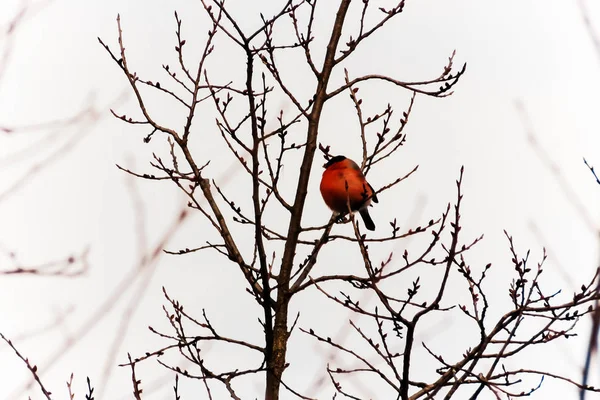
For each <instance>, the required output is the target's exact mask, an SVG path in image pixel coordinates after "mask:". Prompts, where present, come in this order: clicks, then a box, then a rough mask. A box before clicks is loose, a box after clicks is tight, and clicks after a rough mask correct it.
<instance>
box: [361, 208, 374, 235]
mask: <svg viewBox="0 0 600 400" xmlns="http://www.w3.org/2000/svg"><path fill="white" fill-rule="evenodd" d="M358 212H359V213H360V216H361V217H362V220H363V221H364V223H365V227H366V228H367V229H368V230H370V231H374V230H375V223H374V222H373V220H372V219H371V216H370V215H369V210H368V209H367V208H366V207H365V208H363V209H360V210H358Z"/></svg>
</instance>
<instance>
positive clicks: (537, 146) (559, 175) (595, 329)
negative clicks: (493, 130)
mask: <svg viewBox="0 0 600 400" xmlns="http://www.w3.org/2000/svg"><path fill="white" fill-rule="evenodd" d="M577 4H578V7H579V10H580V12H581V17H582V21H583V25H584V27H585V30H586V33H587V37H588V38H589V40H590V42H591V43H592V45H593V50H594V53H595V54H596V56H597V57H598V60H599V61H600V36H599V35H598V31H597V29H596V28H595V26H594V25H595V24H594V22H593V21H592V17H591V14H590V10H589V8H588V3H587V1H586V0H578V1H577ZM515 107H516V110H517V113H518V114H519V116H520V118H521V121H522V123H523V126H524V128H525V131H526V135H527V139H528V141H529V143H530V145H531V147H532V149H533V151H534V153H535V154H536V156H537V157H538V159H539V160H540V161H541V162H542V164H543V166H544V167H545V169H546V170H547V171H548V173H549V174H550V175H551V176H552V177H553V178H554V179H555V181H556V182H557V184H558V185H559V187H560V190H561V193H562V194H563V195H564V196H565V198H566V200H567V201H568V202H569V204H570V205H571V206H572V207H573V209H574V210H575V211H576V212H577V214H578V215H579V217H580V220H581V221H582V222H583V223H584V225H585V226H586V227H587V228H588V230H589V231H590V233H591V234H593V235H594V236H595V237H596V240H597V243H599V244H600V226H599V225H598V223H597V222H596V221H595V219H594V218H593V217H592V213H591V212H590V210H589V209H588V208H587V207H586V206H585V205H584V203H583V201H582V199H581V197H580V196H579V195H578V194H577V193H576V192H575V190H574V188H573V185H572V184H571V180H570V179H568V178H567V177H566V176H565V175H564V173H563V171H562V169H561V168H560V166H559V165H558V164H557V163H556V162H554V161H553V160H552V155H551V154H549V153H548V152H547V151H546V150H544V148H543V147H542V144H541V143H540V141H539V138H538V135H537V134H536V132H535V130H534V128H533V123H532V121H531V118H530V116H529V113H528V112H527V109H526V107H525V105H524V104H523V102H522V101H521V100H517V101H516V102H515ZM583 162H584V164H585V165H586V166H587V167H588V168H589V169H590V171H591V172H592V174H593V176H594V178H595V180H596V182H597V183H599V184H600V180H599V179H598V176H597V174H596V172H595V171H594V168H593V167H592V166H591V165H589V164H588V162H587V160H586V159H585V158H584V159H583ZM596 211H597V210H596ZM531 226H532V229H533V231H534V234H535V235H536V237H538V240H543V239H542V235H541V230H540V229H537V225H536V224H535V223H533V222H532V223H531ZM597 250H600V246H597ZM557 266H558V268H559V271H560V273H561V275H562V276H563V277H566V276H570V272H569V271H567V270H566V268H565V266H564V265H562V264H561V263H557ZM565 279H566V281H567V282H569V281H571V280H572V278H565ZM571 285H572V284H571ZM595 290H596V293H597V294H599V295H600V281H598V283H597V285H596V288H595ZM590 317H591V322H592V323H591V326H590V334H589V341H588V346H587V351H586V356H585V362H584V365H583V368H582V379H581V384H582V385H583V386H587V385H589V380H590V376H589V375H590V369H591V364H592V360H593V358H594V357H597V355H598V335H599V334H600V301H599V300H596V301H595V303H594V312H592V313H590ZM586 395H587V391H586V390H584V389H581V390H580V392H579V396H580V399H581V400H584V399H585V398H586Z"/></svg>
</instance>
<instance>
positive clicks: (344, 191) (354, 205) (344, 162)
mask: <svg viewBox="0 0 600 400" xmlns="http://www.w3.org/2000/svg"><path fill="white" fill-rule="evenodd" d="M323 167H324V168H325V171H324V172H323V177H322V178H321V187H320V189H321V195H322V196H323V200H324V201H325V204H327V207H329V208H330V209H331V210H332V211H334V212H336V213H339V214H341V215H343V214H345V213H347V212H348V207H350V211H358V212H359V213H360V216H361V217H362V219H363V221H364V223H365V227H366V228H367V229H368V230H370V231H373V230H375V223H373V220H372V219H371V216H370V215H369V210H368V207H369V205H370V204H371V201H374V202H375V203H377V202H378V200H377V195H376V194H375V191H374V190H373V187H371V185H369V183H368V182H367V180H366V179H365V176H364V175H363V173H362V171H361V170H360V167H359V166H358V165H357V164H356V163H355V162H354V161H352V160H350V159H348V158H346V157H344V156H335V157H333V158H331V159H330V160H329V161H328V162H327V163H326V164H325V165H323Z"/></svg>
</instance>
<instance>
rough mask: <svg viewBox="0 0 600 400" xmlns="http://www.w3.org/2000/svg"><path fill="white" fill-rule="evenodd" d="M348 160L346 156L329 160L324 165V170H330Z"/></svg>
mask: <svg viewBox="0 0 600 400" xmlns="http://www.w3.org/2000/svg"><path fill="white" fill-rule="evenodd" d="M345 159H346V157H344V156H335V157H332V158H330V159H329V161H327V162H326V163H325V164H324V165H323V168H328V167H330V166H332V165H333V164H335V163H337V162H340V161H344V160H345Z"/></svg>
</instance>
